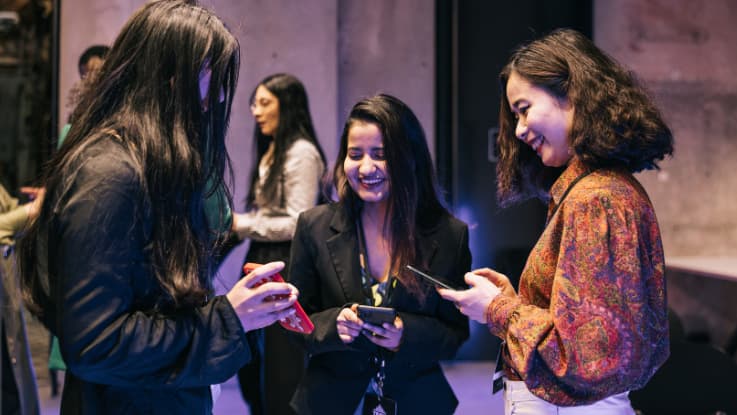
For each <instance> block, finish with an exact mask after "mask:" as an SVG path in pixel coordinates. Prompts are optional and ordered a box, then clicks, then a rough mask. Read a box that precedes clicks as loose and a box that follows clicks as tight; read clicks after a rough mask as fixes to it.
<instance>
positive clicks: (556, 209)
mask: <svg viewBox="0 0 737 415" xmlns="http://www.w3.org/2000/svg"><path fill="white" fill-rule="evenodd" d="M594 171H595V170H591V171H587V172H585V173H582V174H580V175H579V176H578V177H576V178H575V179H573V181H572V182H571V184H569V185H568V188H567V189H566V191H565V192H564V193H563V196H561V198H560V201H559V202H558V204H556V205H555V208H553V211H552V212H551V213H550V216H548V220H547V221H546V222H545V226H548V223H549V222H550V220H551V219H553V216H555V214H556V213H557V212H558V208H560V205H562V204H563V201H564V200H565V199H566V196H568V193H570V192H571V190H573V186H575V185H576V184H577V183H578V182H580V181H581V179H583V178H584V177H586V176H588V175H589V174H591V173H593V172H594Z"/></svg>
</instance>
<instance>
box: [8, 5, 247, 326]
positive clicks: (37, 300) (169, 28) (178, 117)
mask: <svg viewBox="0 0 737 415" xmlns="http://www.w3.org/2000/svg"><path fill="white" fill-rule="evenodd" d="M192 3H193V2H191V1H182V0H159V1H154V2H150V3H147V4H146V5H144V6H143V7H141V8H140V9H139V10H138V11H137V12H136V13H134V15H133V16H132V17H131V18H130V19H129V20H128V22H127V23H126V24H125V26H124V27H123V29H122V30H121V32H120V34H119V35H118V37H117V39H116V40H115V43H114V44H113V46H112V48H111V49H110V51H109V53H108V54H107V57H106V59H105V62H104V64H103V66H102V67H101V68H100V70H99V72H98V73H97V74H96V75H95V77H94V79H93V80H92V81H91V82H90V84H89V85H88V86H87V87H86V89H85V90H84V91H83V92H82V95H81V97H80V101H79V103H78V104H77V106H76V108H75V110H74V112H73V113H72V117H71V124H72V127H71V129H70V131H69V134H68V136H67V139H66V141H65V144H64V146H63V147H62V148H61V149H60V151H59V152H58V153H57V154H56V155H55V156H54V157H53V158H52V159H51V160H50V162H49V163H48V165H47V167H46V170H45V173H44V185H45V186H46V189H47V193H46V194H47V200H45V202H44V204H43V208H42V210H41V214H40V216H39V218H38V220H37V221H36V222H35V223H34V224H32V226H31V228H30V230H29V231H28V233H27V236H26V237H25V238H24V239H23V240H22V243H21V247H20V251H21V252H20V264H21V271H22V274H21V275H22V282H23V289H24V297H25V299H26V301H27V303H28V304H29V306H30V308H31V309H33V310H34V311H36V312H40V311H41V308H42V305H43V304H46V303H47V301H48V295H49V294H48V293H47V292H45V290H44V288H43V286H44V284H43V282H42V276H41V275H40V274H39V270H38V268H37V263H38V262H40V261H44V259H43V258H38V257H37V256H38V255H37V254H38V252H37V245H38V243H40V242H41V238H43V236H42V235H40V232H39V225H40V224H41V223H45V224H48V223H51V221H52V220H53V215H54V214H55V213H54V212H55V209H56V206H55V205H56V204H57V203H58V202H59V200H58V198H59V194H60V193H61V192H62V189H66V188H68V187H69V185H70V182H71V180H73V177H74V171H75V169H77V168H78V166H79V164H80V158H81V156H82V154H83V152H84V150H85V149H86V148H88V147H89V146H91V145H93V144H94V143H95V142H98V141H99V140H105V139H111V137H115V138H116V139H118V140H120V142H121V143H122V145H123V146H124V148H125V149H126V151H127V152H128V153H129V154H130V156H131V158H132V160H133V162H134V168H135V170H136V173H137V175H138V179H139V181H140V186H141V188H142V191H143V200H144V201H145V203H146V204H147V208H148V209H150V215H151V217H152V229H151V234H150V248H151V253H150V260H151V264H152V266H151V270H152V272H153V273H154V274H155V276H156V278H157V280H158V282H159V284H160V286H161V288H162V291H163V292H164V293H165V298H163V299H162V301H161V302H162V304H161V305H162V306H166V307H170V308H180V307H187V306H191V305H197V304H201V303H202V301H203V300H204V299H205V298H206V295H207V294H208V292H209V288H210V281H209V271H210V269H209V267H210V263H209V258H210V253H211V250H212V249H213V244H214V242H213V241H214V240H215V239H216V238H213V234H214V233H215V230H216V229H220V228H221V227H222V223H216V224H212V223H208V221H207V220H205V219H204V217H205V216H204V209H203V203H204V200H205V199H206V198H207V197H209V196H211V195H213V194H214V193H215V192H216V191H222V192H224V194H225V198H226V199H227V201H228V203H230V200H231V196H230V193H229V191H228V188H227V186H225V185H224V183H223V181H224V179H223V177H224V175H225V170H226V169H230V160H229V158H228V154H227V152H226V148H225V133H226V130H227V127H228V120H229V118H230V109H231V104H232V100H233V94H234V92H235V86H236V83H237V74H238V66H239V45H238V42H237V40H236V38H235V37H234V36H233V35H232V34H231V33H230V32H229V31H228V29H227V28H226V27H225V26H224V24H223V23H222V21H221V20H219V19H218V18H217V17H216V16H215V15H214V14H212V13H211V12H209V11H207V10H206V9H203V8H201V7H198V6H196V5H194V4H192ZM206 71H211V82H210V85H209V90H208V91H207V95H206V97H201V96H200V88H199V77H200V75H201V74H203V73H205V72H206ZM203 108H206V109H207V110H206V111H205V110H203ZM131 221H132V222H133V219H131ZM220 221H221V222H223V221H224V218H221V219H220Z"/></svg>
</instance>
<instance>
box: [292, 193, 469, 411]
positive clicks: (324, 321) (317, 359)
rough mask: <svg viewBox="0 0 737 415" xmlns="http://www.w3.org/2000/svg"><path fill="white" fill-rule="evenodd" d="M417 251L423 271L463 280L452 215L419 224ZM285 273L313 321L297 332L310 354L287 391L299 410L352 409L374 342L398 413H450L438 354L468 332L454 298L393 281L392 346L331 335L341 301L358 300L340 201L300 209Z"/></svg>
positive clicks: (354, 248)
mask: <svg viewBox="0 0 737 415" xmlns="http://www.w3.org/2000/svg"><path fill="white" fill-rule="evenodd" d="M418 239H419V244H420V257H421V258H422V259H423V260H425V261H426V263H427V264H428V266H429V271H430V272H431V273H432V274H434V275H437V276H439V277H441V278H445V279H447V280H448V281H451V282H453V283H456V284H458V285H460V284H463V275H464V273H466V272H467V271H468V270H469V269H470V267H471V252H470V251H469V248H468V228H467V226H466V225H465V224H464V223H462V222H461V221H459V220H457V219H455V218H453V217H452V216H446V217H443V218H442V219H440V220H439V221H438V223H437V224H436V225H435V226H434V227H433V228H432V229H427V230H425V231H423V232H420V234H419V235H418ZM290 262H291V264H290V268H289V276H290V277H289V278H290V282H291V283H292V284H294V285H295V286H296V287H297V288H298V289H299V291H300V296H299V301H300V303H301V304H302V305H303V306H304V308H305V311H306V312H307V313H308V314H309V315H310V318H311V319H312V321H313V322H314V323H315V330H314V331H313V332H312V333H311V334H310V335H308V336H302V337H301V338H300V340H302V341H303V342H304V345H305V347H306V350H307V352H308V353H309V356H310V360H309V364H308V367H307V371H306V373H305V375H304V377H303V379H302V381H301V383H300V385H299V386H298V388H297V391H296V392H295V395H294V397H293V398H292V402H291V404H292V406H293V407H294V408H295V409H296V410H297V412H298V413H300V414H325V413H334V414H352V413H353V411H354V410H355V409H356V407H357V406H358V403H359V402H360V400H361V398H362V397H363V395H364V392H365V391H366V388H367V387H368V384H369V381H370V380H371V378H372V377H373V376H374V375H375V373H376V371H377V369H378V368H377V366H376V364H375V363H374V360H373V356H375V355H376V354H377V353H378V352H379V349H382V350H383V351H384V352H385V354H386V355H387V356H388V358H387V365H386V380H385V384H384V393H385V395H387V396H389V397H391V398H393V399H395V400H396V401H397V404H398V411H399V413H400V414H401V413H404V414H408V413H422V414H450V413H453V411H454V410H455V408H456V406H457V405H458V400H457V399H456V397H455V394H454V393H453V390H452V389H451V388H450V385H449V384H448V382H447V380H446V379H445V376H444V375H443V372H442V370H441V369H440V366H439V364H438V361H439V360H444V359H451V358H453V357H454V355H455V353H456V351H457V350H458V348H459V347H460V345H461V343H463V342H464V341H465V340H466V339H467V338H468V319H467V318H466V317H465V316H464V315H463V314H461V313H460V312H459V311H458V310H457V309H456V308H455V306H454V305H453V304H452V303H450V302H448V301H446V300H443V299H442V298H440V296H438V294H437V292H436V291H435V290H434V289H429V288H428V290H427V293H428V295H427V297H426V299H425V302H424V303H422V304H420V302H419V301H418V300H417V299H416V297H415V296H413V295H411V294H410V293H409V292H408V291H407V290H406V289H405V287H404V286H403V285H402V284H401V283H398V284H397V286H396V287H395V288H394V290H393V294H392V296H391V301H390V305H391V306H392V307H394V308H395V309H396V310H397V311H398V313H399V315H400V317H401V318H402V321H403V323H404V335H403V338H402V343H401V345H400V348H399V351H398V352H396V353H391V352H389V351H387V350H386V349H383V348H380V347H378V346H376V345H374V344H373V343H371V342H370V341H368V339H366V338H364V337H363V336H359V337H358V338H356V340H355V341H354V342H353V343H351V344H347V345H346V344H343V342H342V341H341V340H340V338H339V337H338V332H337V329H336V318H337V316H338V313H339V312H340V310H341V309H342V308H343V306H344V305H346V304H348V303H363V301H364V296H363V294H362V291H361V276H360V275H361V274H360V265H359V261H358V240H357V235H356V228H355V223H354V222H353V221H352V220H350V219H349V218H348V217H347V216H346V215H345V214H344V211H343V209H342V208H341V207H340V206H339V205H335V204H332V205H322V206H318V207H316V208H313V209H310V210H308V211H306V212H304V213H302V214H301V215H300V217H299V220H298V222H297V231H296V234H295V237H294V240H293V242H292V252H291V259H290Z"/></svg>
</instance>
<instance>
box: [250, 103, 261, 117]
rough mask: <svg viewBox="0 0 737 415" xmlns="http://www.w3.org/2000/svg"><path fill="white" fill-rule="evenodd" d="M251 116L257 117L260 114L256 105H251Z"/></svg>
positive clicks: (259, 107) (259, 109)
mask: <svg viewBox="0 0 737 415" xmlns="http://www.w3.org/2000/svg"><path fill="white" fill-rule="evenodd" d="M251 114H252V115H253V116H254V117H258V116H259V115H260V114H261V106H259V105H256V104H251Z"/></svg>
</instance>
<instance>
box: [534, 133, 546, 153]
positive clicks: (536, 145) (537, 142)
mask: <svg viewBox="0 0 737 415" xmlns="http://www.w3.org/2000/svg"><path fill="white" fill-rule="evenodd" d="M544 139H545V138H544V137H543V136H539V137H537V138H535V139H534V140H532V142H531V143H530V147H532V150H533V151H537V149H538V148H539V147H540V145H542V143H543V140H544Z"/></svg>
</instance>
